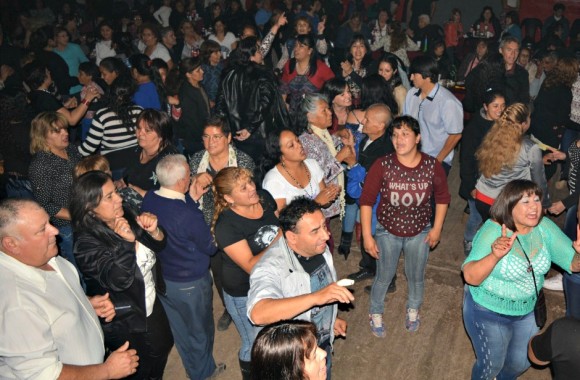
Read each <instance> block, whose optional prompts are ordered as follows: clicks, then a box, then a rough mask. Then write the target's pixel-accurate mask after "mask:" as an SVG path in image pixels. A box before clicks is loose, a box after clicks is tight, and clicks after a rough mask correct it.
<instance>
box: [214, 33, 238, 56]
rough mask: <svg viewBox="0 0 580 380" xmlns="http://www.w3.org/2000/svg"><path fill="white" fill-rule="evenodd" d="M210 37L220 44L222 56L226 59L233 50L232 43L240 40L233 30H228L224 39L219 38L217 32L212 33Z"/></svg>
mask: <svg viewBox="0 0 580 380" xmlns="http://www.w3.org/2000/svg"><path fill="white" fill-rule="evenodd" d="M208 39H209V40H212V41H215V42H217V43H218V44H220V46H221V49H222V57H223V58H224V59H226V58H227V57H228V55H230V53H231V51H232V44H233V43H234V42H236V41H237V40H238V39H237V38H236V36H234V34H233V33H232V32H227V33H226V35H225V37H224V39H223V41H220V40H218V38H217V37H216V35H215V34H210V36H209V37H208Z"/></svg>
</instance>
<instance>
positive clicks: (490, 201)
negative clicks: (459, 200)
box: [475, 189, 495, 206]
mask: <svg viewBox="0 0 580 380" xmlns="http://www.w3.org/2000/svg"><path fill="white" fill-rule="evenodd" d="M475 199H477V200H479V201H481V202H483V203H485V204H486V205H490V206H492V205H493V202H495V199H494V198H491V197H488V196H487V195H485V194H483V193H481V192H479V191H478V190H477V189H476V190H475Z"/></svg>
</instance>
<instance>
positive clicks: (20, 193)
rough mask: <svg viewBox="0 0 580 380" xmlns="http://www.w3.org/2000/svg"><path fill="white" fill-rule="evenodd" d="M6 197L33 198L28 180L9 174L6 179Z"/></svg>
mask: <svg viewBox="0 0 580 380" xmlns="http://www.w3.org/2000/svg"><path fill="white" fill-rule="evenodd" d="M6 197H8V198H24V199H34V194H32V185H30V181H29V180H27V179H17V178H15V177H10V176H9V177H8V181H6Z"/></svg>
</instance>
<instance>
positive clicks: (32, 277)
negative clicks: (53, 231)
mask: <svg viewBox="0 0 580 380" xmlns="http://www.w3.org/2000/svg"><path fill="white" fill-rule="evenodd" d="M48 264H49V265H50V266H51V267H52V268H53V269H54V270H55V271H57V270H58V265H57V264H56V259H55V258H54V257H53V258H51V259H50V260H49V261H48ZM0 266H3V267H6V268H9V269H10V271H11V272H13V273H16V274H17V275H18V276H20V277H21V278H25V279H26V280H28V281H29V282H30V283H31V284H32V285H34V286H36V287H38V288H39V289H42V291H46V279H45V278H44V273H43V272H44V270H43V269H39V268H35V267H32V266H30V265H27V264H24V263H23V262H21V261H18V260H16V259H15V258H13V257H12V256H10V255H8V254H6V253H4V252H2V251H0Z"/></svg>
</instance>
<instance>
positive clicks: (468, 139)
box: [459, 88, 506, 256]
mask: <svg viewBox="0 0 580 380" xmlns="http://www.w3.org/2000/svg"><path fill="white" fill-rule="evenodd" d="M505 106H506V105H505V96H504V94H503V92H501V91H499V90H496V89H492V88H490V89H488V90H487V91H486V92H485V94H484V98H483V107H482V108H481V110H480V111H479V112H477V113H476V114H474V115H473V117H472V118H471V120H470V121H469V124H467V126H466V127H465V129H464V130H463V136H462V142H461V153H460V154H461V156H460V157H461V158H460V160H459V173H460V176H461V185H460V186H459V195H460V196H461V197H462V198H463V199H467V205H468V207H469V219H468V220H467V224H466V225H465V232H464V233H463V252H464V253H465V256H467V255H469V252H471V242H472V241H473V238H474V237H475V234H476V233H477V230H478V229H479V227H480V226H481V223H482V218H481V215H479V212H478V211H477V208H476V207H475V197H474V195H475V183H476V182H477V179H478V178H479V176H480V174H481V173H480V172H479V169H478V168H477V159H476V158H475V155H474V152H476V151H477V149H478V148H479V145H481V142H482V141H483V138H484V137H485V135H486V134H487V132H488V131H489V130H490V129H491V126H492V125H493V123H494V122H495V121H496V120H497V119H499V117H500V116H501V114H502V112H503V111H504V110H505Z"/></svg>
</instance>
